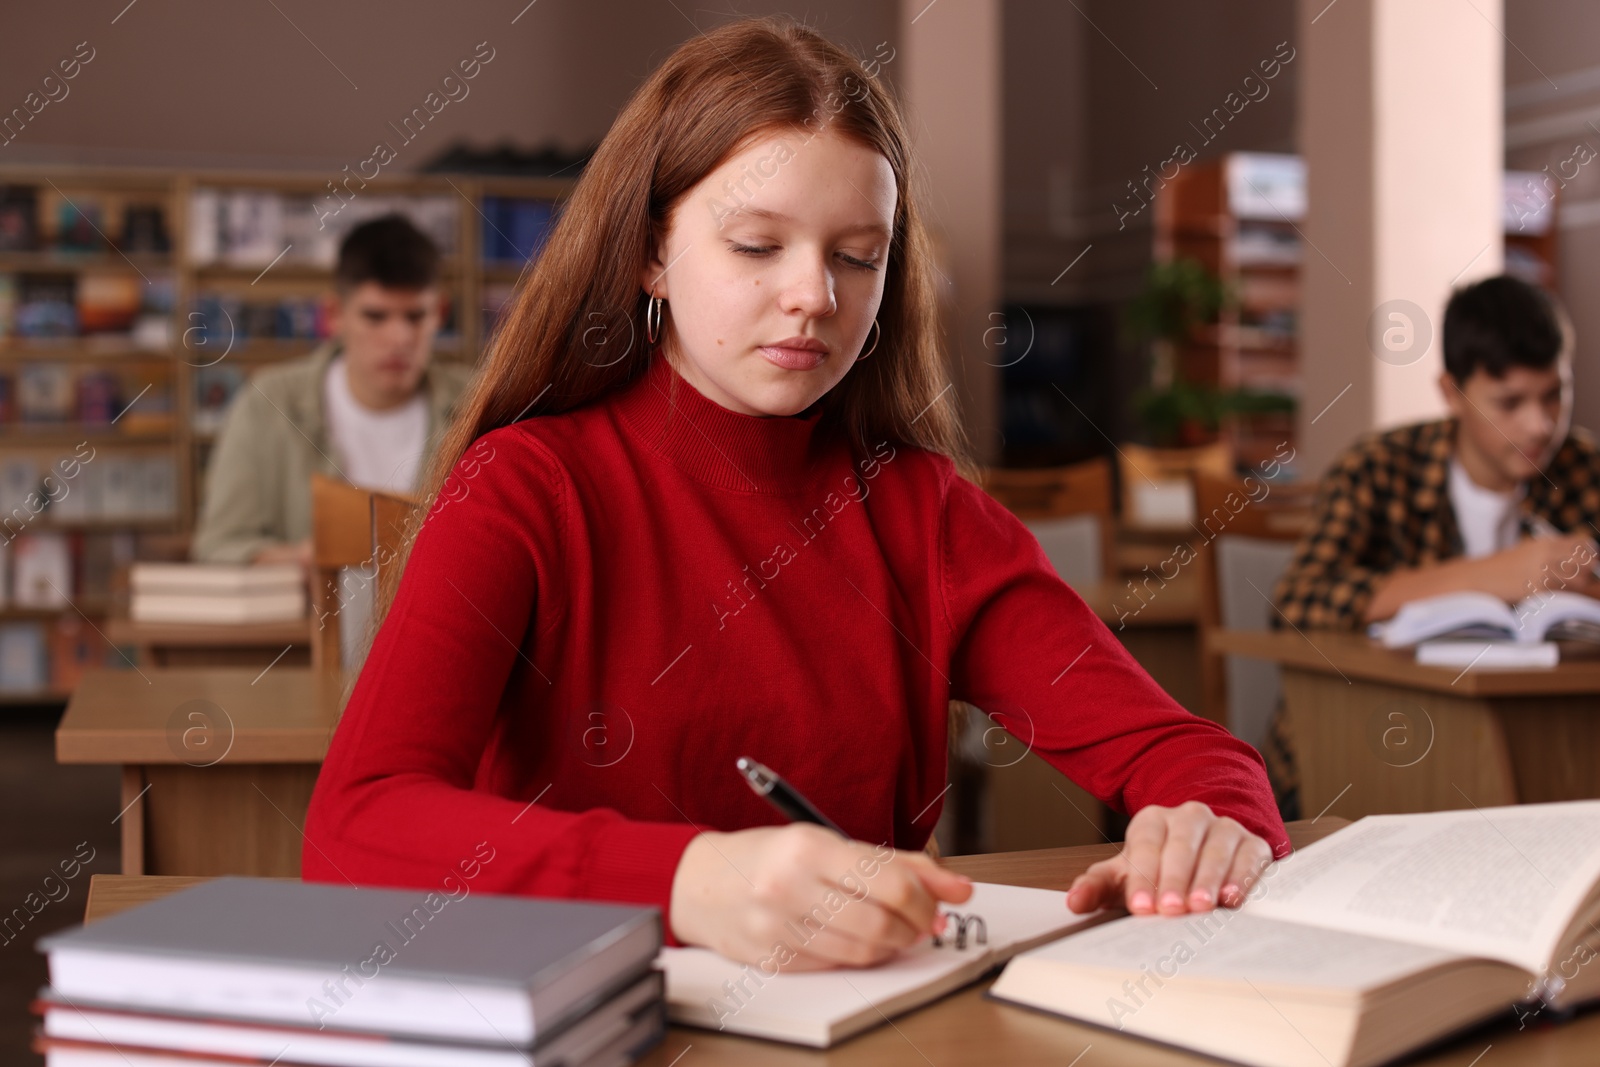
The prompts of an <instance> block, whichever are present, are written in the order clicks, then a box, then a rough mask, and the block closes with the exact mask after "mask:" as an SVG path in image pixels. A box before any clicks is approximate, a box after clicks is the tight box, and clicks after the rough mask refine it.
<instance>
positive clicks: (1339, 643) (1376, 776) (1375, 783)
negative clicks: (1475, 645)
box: [1209, 630, 1600, 818]
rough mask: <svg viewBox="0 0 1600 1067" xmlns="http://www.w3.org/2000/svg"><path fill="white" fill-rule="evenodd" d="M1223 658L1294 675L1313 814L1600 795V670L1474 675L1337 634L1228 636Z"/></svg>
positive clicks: (1288, 705) (1289, 695) (1565, 667)
mask: <svg viewBox="0 0 1600 1067" xmlns="http://www.w3.org/2000/svg"><path fill="white" fill-rule="evenodd" d="M1209 647H1210V649H1211V650H1212V651H1215V652H1220V653H1226V654H1229V655H1237V656H1251V657H1254V658H1257V659H1264V660H1269V661H1271V662H1273V663H1277V664H1279V665H1280V666H1281V667H1282V668H1283V696H1284V711H1285V713H1286V715H1287V718H1288V726H1289V730H1290V732H1291V734H1292V736H1293V744H1294V748H1295V759H1296V763H1297V765H1298V767H1299V772H1300V810H1301V811H1302V812H1303V813H1305V814H1309V815H1314V814H1316V813H1318V812H1320V811H1322V810H1324V809H1325V808H1327V807H1328V805H1330V804H1333V805H1334V807H1333V810H1334V811H1336V812H1337V813H1338V814H1340V815H1344V816H1347V817H1349V818H1358V817H1360V816H1362V815H1369V814H1374V813H1378V812H1408V811H1439V810H1444V809H1450V808H1469V807H1480V808H1487V807H1494V806H1497V805H1502V804H1519V803H1521V804H1531V803H1538V802H1542V801H1550V800H1577V799H1584V798H1589V797H1600V700H1597V699H1596V698H1597V697H1600V659H1577V660H1572V661H1570V662H1563V663H1561V664H1560V665H1558V666H1556V667H1553V668H1549V669H1543V670H1482V669H1476V668H1474V669H1471V670H1467V671H1462V670H1460V669H1455V668H1443V667H1424V666H1419V665H1418V664H1417V662H1416V660H1415V657H1414V654H1413V653H1412V652H1411V651H1410V650H1392V649H1386V648H1383V647H1382V646H1380V645H1377V644H1375V643H1374V642H1372V641H1371V640H1370V639H1368V638H1367V637H1366V636H1364V635H1362V634H1354V633H1345V632H1339V631H1324V630H1308V631H1306V632H1305V633H1303V634H1301V633H1296V632H1294V631H1292V630H1286V631H1244V630H1222V631H1217V632H1215V633H1213V634H1211V635H1210V642H1209ZM1336 800H1337V804H1335V803H1334V802H1335V801H1336Z"/></svg>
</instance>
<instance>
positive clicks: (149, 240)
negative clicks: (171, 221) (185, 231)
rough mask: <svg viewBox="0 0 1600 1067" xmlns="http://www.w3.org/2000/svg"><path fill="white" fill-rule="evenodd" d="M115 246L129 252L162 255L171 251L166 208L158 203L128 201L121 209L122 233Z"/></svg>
mask: <svg viewBox="0 0 1600 1067" xmlns="http://www.w3.org/2000/svg"><path fill="white" fill-rule="evenodd" d="M117 248H118V249H119V250H121V251H123V252H127V253H129V254H133V255H138V254H145V255H162V254H165V253H167V252H170V251H172V238H171V237H170V236H168V233H167V209H166V207H165V206H164V205H162V204H160V203H145V204H136V203H130V204H128V205H127V207H125V208H124V209H123V211H122V234H121V236H120V237H118V238H117Z"/></svg>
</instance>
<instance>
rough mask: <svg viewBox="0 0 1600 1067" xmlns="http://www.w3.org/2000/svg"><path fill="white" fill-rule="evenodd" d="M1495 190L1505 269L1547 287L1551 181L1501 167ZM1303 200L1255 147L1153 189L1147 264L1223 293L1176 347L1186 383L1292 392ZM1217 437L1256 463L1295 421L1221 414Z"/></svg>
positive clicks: (1280, 164) (1286, 160) (1301, 183)
mask: <svg viewBox="0 0 1600 1067" xmlns="http://www.w3.org/2000/svg"><path fill="white" fill-rule="evenodd" d="M1504 190H1505V192H1504V199H1503V220H1504V232H1505V261H1506V270H1507V271H1508V272H1509V273H1515V274H1518V275H1520V276H1522V277H1524V278H1526V279H1527V280H1529V281H1532V282H1534V283H1536V284H1538V285H1541V286H1544V287H1546V288H1548V289H1551V290H1558V289H1559V278H1558V270H1557V265H1558V264H1557V240H1556V238H1557V231H1558V229H1559V227H1558V225H1557V219H1556V213H1557V190H1556V188H1555V185H1554V183H1553V182H1551V181H1550V180H1549V178H1548V176H1547V175H1544V174H1541V173H1536V172H1523V171H1507V172H1506V174H1505V182H1504ZM1306 195H1307V187H1306V168H1305V165H1304V163H1303V161H1302V160H1301V159H1300V157H1298V156H1295V155H1289V154H1281V153H1266V152H1233V153H1228V154H1224V155H1220V156H1217V157H1214V158H1212V159H1209V160H1205V161H1201V162H1196V163H1194V164H1191V165H1190V166H1188V167H1185V168H1184V169H1183V170H1182V171H1181V172H1180V173H1179V174H1178V175H1177V176H1176V177H1174V178H1173V179H1172V180H1170V181H1167V182H1166V183H1165V185H1164V186H1163V187H1162V188H1161V189H1160V190H1159V191H1158V193H1157V195H1156V197H1155V209H1156V211H1155V224H1154V239H1155V248H1154V256H1155V259H1156V260H1157V261H1158V262H1169V261H1172V260H1174V259H1178V258H1182V257H1190V258H1193V259H1195V260H1198V261H1199V262H1200V263H1201V264H1202V265H1203V266H1204V267H1205V268H1206V269H1207V270H1208V271H1210V272H1211V273H1212V274H1214V275H1215V276H1217V277H1218V278H1219V279H1220V280H1221V281H1222V283H1223V285H1224V287H1225V288H1226V289H1227V290H1228V291H1229V293H1230V294H1231V299H1230V300H1229V301H1228V302H1227V303H1226V304H1225V306H1224V308H1223V310H1222V313H1221V315H1220V317H1219V320H1218V322H1217V323H1215V324H1214V325H1209V326H1204V327H1201V328H1199V329H1197V330H1196V331H1195V332H1194V334H1193V336H1192V337H1191V338H1190V340H1189V343H1188V344H1187V345H1185V346H1183V349H1182V350H1181V351H1180V352H1179V354H1178V359H1179V366H1180V369H1181V373H1182V374H1183V375H1184V377H1185V378H1186V379H1187V380H1188V381H1190V382H1192V383H1194V384H1196V385H1208V386H1214V387H1217V388H1220V389H1224V390H1242V391H1245V392H1248V393H1256V394H1270V395H1277V396H1287V397H1291V398H1295V399H1298V397H1299V393H1300V375H1299V360H1298V357H1297V351H1298V344H1297V333H1298V329H1299V305H1300V264H1301V258H1302V253H1303V251H1304V248H1303V245H1304V235H1303V234H1302V232H1301V229H1300V226H1301V224H1302V223H1303V221H1304V218H1305V205H1306ZM1441 310H1442V309H1441ZM1221 436H1222V439H1223V440H1224V441H1226V442H1227V444H1228V445H1229V447H1230V449H1231V451H1232V453H1233V458H1234V460H1235V462H1237V463H1238V464H1239V465H1241V466H1243V467H1259V465H1260V464H1262V463H1264V462H1265V461H1266V460H1268V459H1270V458H1271V456H1272V454H1273V452H1274V450H1275V449H1277V448H1278V447H1279V446H1280V445H1281V444H1282V443H1283V442H1286V441H1287V442H1290V443H1293V442H1294V416H1293V414H1291V413H1289V412H1259V413H1253V414H1246V415H1233V416H1229V417H1228V418H1227V419H1225V420H1224V425H1223V427H1222V432H1221Z"/></svg>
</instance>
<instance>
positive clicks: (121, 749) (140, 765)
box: [56, 663, 345, 877]
mask: <svg viewBox="0 0 1600 1067" xmlns="http://www.w3.org/2000/svg"><path fill="white" fill-rule="evenodd" d="M344 683H345V676H344V675H343V674H341V673H339V672H314V671H312V670H311V669H310V668H308V667H285V666H283V665H282V664H281V663H280V664H279V665H277V666H275V667H272V668H271V669H269V670H265V671H263V670H262V669H260V668H237V667H210V668H185V667H172V668H164V669H163V668H155V667H150V668H145V669H143V670H142V671H131V670H91V671H88V672H86V673H85V674H84V676H83V680H82V681H81V682H80V683H79V685H78V688H77V690H76V691H75V692H74V693H73V694H72V699H71V700H70V701H69V702H68V704H67V711H66V714H65V715H64V716H63V717H62V719H61V725H60V726H59V727H58V728H57V729H56V761H57V762H59V763H113V764H118V765H120V766H121V767H122V804H123V805H124V810H123V812H122V814H121V815H120V816H119V817H118V819H117V821H118V822H120V824H121V826H122V871H123V873H124V874H145V873H149V874H189V875H216V874H248V875H260V876H270V875H284V876H296V877H297V876H298V875H299V873H300V848H301V836H300V827H301V826H302V825H303V824H304V822H305V813H306V808H307V806H308V805H309V804H310V801H311V789H312V787H313V786H314V785H315V784H316V780H317V772H318V770H319V769H320V767H321V765H322V758H323V756H324V755H326V753H327V751H328V740H329V738H330V737H331V736H332V734H333V727H334V724H335V723H336V722H337V721H338V715H339V709H340V707H341V700H342V697H343V695H344V694H343V688H344Z"/></svg>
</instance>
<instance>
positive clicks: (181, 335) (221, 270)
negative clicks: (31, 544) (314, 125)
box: [0, 165, 576, 704]
mask: <svg viewBox="0 0 1600 1067" xmlns="http://www.w3.org/2000/svg"><path fill="white" fill-rule="evenodd" d="M575 182H576V178H575V177H574V178H515V177H505V176H495V175H455V174H450V175H446V174H407V175H396V176H392V177H391V176H386V175H380V176H379V177H377V178H374V179H372V180H370V181H368V182H367V183H366V184H365V186H363V187H361V188H359V190H358V191H357V192H356V194H355V197H354V199H353V201H351V202H352V203H357V204H359V203H360V201H361V198H362V197H368V198H369V199H370V198H376V197H389V196H438V197H448V198H450V199H453V200H455V201H457V202H458V206H457V209H456V211H455V219H454V223H453V226H454V241H455V248H454V250H453V252H450V253H449V254H447V255H446V257H445V263H444V269H443V271H442V276H441V281H440V287H441V289H442V291H443V292H444V293H445V295H446V296H447V298H448V300H449V302H450V306H451V308H452V310H453V316H454V329H453V331H452V333H450V334H448V335H446V334H441V335H440V337H439V339H438V343H437V344H436V345H435V349H434V353H435V355H434V358H435V359H445V360H452V361H460V362H467V363H472V364H475V363H476V362H477V360H478V358H479V355H480V353H481V352H482V350H483V347H484V344H485V341H486V339H487V338H486V332H487V331H486V327H485V322H484V319H485V310H486V309H485V299H486V295H487V292H488V290H489V288H490V287H491V286H500V287H502V289H503V288H504V287H508V286H510V285H512V284H514V283H515V282H516V281H517V280H518V279H519V277H520V276H521V274H522V273H523V270H524V267H525V266H526V264H525V263H523V262H521V261H499V260H497V261H486V260H484V258H483V251H484V241H483V239H482V237H483V234H484V228H485V226H486V225H492V223H490V222H489V220H488V216H487V215H486V214H485V213H484V210H483V209H484V199H485V197H509V198H519V199H530V200H543V201H549V202H555V203H559V202H560V201H562V200H564V199H565V197H566V196H567V195H568V194H569V193H570V191H571V189H572V187H573V185H574V184H575ZM0 186H28V187H32V188H33V189H34V191H35V195H36V197H37V212H36V220H35V221H36V227H37V239H38V241H39V243H41V244H43V245H46V246H52V245H53V244H54V242H55V241H56V240H57V233H56V224H57V220H58V218H59V211H60V209H61V207H62V206H63V205H64V203H65V202H66V201H68V200H70V201H71V202H72V203H74V204H76V205H78V206H81V207H85V208H86V207H87V205H86V202H89V203H93V204H94V205H95V206H96V207H97V208H98V210H99V229H100V230H101V231H103V233H102V238H103V239H104V240H103V247H102V248H100V249H99V250H93V251H66V250H59V249H57V248H54V247H46V248H42V249H40V250H35V251H0V275H26V274H58V275H66V274H73V275H77V276H79V279H80V280H81V276H82V275H83V274H85V273H118V274H126V275H128V276H130V277H133V278H134V279H135V280H138V279H141V278H142V279H144V281H145V283H146V284H153V283H157V282H160V283H162V284H170V286H171V290H172V310H171V320H172V321H171V323H170V338H169V341H168V343H167V344H166V345H165V346H164V347H158V348H148V347H141V346H140V345H138V344H136V343H134V341H133V340H132V338H131V337H130V336H128V335H122V334H87V335H80V336H77V337H65V338H48V339H33V338H26V337H18V336H16V333H15V328H14V325H13V329H12V330H11V331H10V333H9V334H8V333H7V332H6V331H5V330H4V329H3V328H0V373H5V374H9V375H11V376H13V380H14V381H15V377H16V375H17V373H18V371H19V369H20V368H21V366H22V365H23V364H29V363H47V362H61V363H67V364H69V365H70V366H71V368H72V370H73V372H74V375H75V378H74V380H75V381H76V380H77V379H76V376H77V375H81V374H83V373H88V372H90V371H100V370H105V371H111V372H113V373H117V374H120V375H121V376H122V381H123V386H124V390H125V391H126V396H124V397H122V398H121V399H120V401H119V403H127V402H128V398H129V397H132V396H133V395H134V394H136V393H137V392H138V391H139V389H140V388H142V387H143V386H145V385H151V386H152V387H153V388H156V389H161V388H166V389H169V390H170V394H169V395H170V407H171V412H172V417H171V420H170V422H171V425H170V427H169V428H164V429H163V428H160V427H157V428H155V429H152V428H151V427H149V426H145V427H143V428H134V432H123V431H124V427H123V426H118V425H107V424H104V423H84V422H79V421H73V420H68V421H61V422H51V423H22V422H20V421H19V419H18V418H13V419H12V420H10V421H6V422H0V458H4V457H6V456H17V455H22V454H27V455H31V456H32V457H33V458H34V459H35V460H36V462H37V463H38V465H39V467H40V474H41V475H42V474H44V473H45V472H46V470H47V468H48V466H49V464H51V463H52V462H54V461H55V460H56V459H58V458H60V457H61V456H62V455H63V454H64V453H65V452H69V451H71V449H72V447H73V446H74V445H75V444H76V443H77V442H79V441H88V442H89V443H90V444H91V445H92V446H93V447H94V448H95V449H96V450H97V451H98V452H99V454H103V450H106V449H111V450H113V451H114V452H118V453H130V454H131V452H132V451H135V450H136V451H138V452H141V453H143V454H146V455H148V454H152V453H155V454H165V455H168V456H170V457H171V460H172V463H173V467H174V470H175V472H176V486H177V493H176V498H177V499H176V509H175V512H174V513H173V514H172V515H171V517H170V518H167V519H157V520H152V519H142V518H141V519H129V520H127V521H120V520H114V519H113V520H95V519H86V520H79V521H73V522H65V521H58V520H57V521H53V520H51V519H50V518H49V514H50V513H49V510H48V509H47V510H46V511H44V512H43V513H41V514H39V515H38V516H36V517H34V518H33V519H32V521H31V522H29V523H28V524H27V526H26V530H25V532H28V533H32V532H37V531H45V530H64V529H77V530H89V531H129V532H137V533H146V532H155V533H160V534H164V535H171V536H170V537H169V538H168V539H167V545H168V546H169V548H170V546H173V545H178V546H181V545H185V544H186V543H187V539H188V537H189V535H190V534H191V533H192V531H193V529H194V524H195V521H196V517H197V515H198V512H199V507H200V494H201V491H202V489H203V485H202V482H203V478H204V474H205V467H204V464H205V459H206V456H207V454H208V450H209V448H210V446H211V445H212V443H213V442H214V439H215V433H214V431H210V430H201V429H196V428H195V422H194V416H195V411H196V403H195V397H196V377H197V375H199V374H200V373H201V371H202V369H203V367H204V366H205V365H206V364H208V363H212V362H221V360H217V359H216V357H215V356H214V355H212V353H211V351H210V350H202V349H198V348H196V347H194V346H192V345H190V344H189V342H188V336H189V335H186V329H187V328H188V327H189V326H190V325H191V322H192V321H193V320H192V317H191V312H194V311H196V309H197V300H198V298H199V297H201V296H202V295H205V294H232V295H235V296H243V295H245V294H248V295H249V296H250V297H252V298H254V300H255V301H256V302H259V303H269V302H271V301H273V300H275V299H282V298H285V297H293V298H297V299H304V300H319V301H320V300H326V298H327V295H328V294H330V293H331V291H332V269H331V267H323V266H315V265H311V264H308V263H306V262H304V261H301V262H294V261H292V260H291V259H289V258H285V259H284V260H283V261H281V262H276V263H274V264H271V265H269V264H267V263H260V264H254V265H251V264H234V263H217V262H206V263H200V262H196V261H195V259H194V258H193V256H192V254H191V253H192V249H191V242H190V237H191V234H190V223H191V218H190V212H191V202H192V200H193V198H194V195H195V192H196V190H202V189H204V190H217V191H220V192H223V193H227V192H231V191H235V190H237V191H245V192H262V193H276V194H281V195H284V196H286V197H293V198H297V199H300V200H302V201H303V200H311V199H316V198H319V197H326V196H330V192H329V188H330V186H329V175H328V174H325V173H306V172H290V171H283V172H280V171H244V170H176V169H167V168H99V167H78V166H59V167H57V166H46V165H19V166H7V167H0ZM130 204H133V205H159V206H160V208H161V211H162V215H163V221H164V223H165V229H166V236H167V238H168V241H169V243H170V247H171V250H170V252H167V253H130V254H129V255H127V256H124V255H123V254H122V253H120V252H119V251H117V250H116V248H115V247H114V246H113V245H112V244H111V242H112V241H114V240H115V239H116V238H118V237H119V235H120V232H121V229H122V223H123V218H124V215H123V212H124V210H125V208H126V207H127V206H128V205H130ZM364 218H365V216H364V215H356V216H354V221H364ZM349 224H353V223H347V225H346V226H345V227H342V228H348V225H349ZM141 289H142V291H143V287H142V286H141ZM320 343H321V339H320V338H295V339H280V338H249V339H244V338H239V339H238V340H237V341H236V342H235V343H233V344H232V345H231V347H230V348H229V350H228V351H227V354H226V356H224V357H222V358H223V360H225V361H227V362H230V363H233V364H235V365H236V366H238V367H240V368H243V369H245V372H246V373H247V374H249V373H254V372H255V371H257V370H259V369H260V368H262V367H265V366H269V365H271V364H275V363H278V362H281V361H284V360H290V359H296V358H299V357H301V356H304V355H305V354H307V353H309V352H310V351H311V350H312V349H313V348H314V347H316V346H317V345H318V344H320ZM19 415H20V413H19ZM19 503H21V502H20V501H14V500H10V499H7V500H5V501H3V504H4V507H0V514H3V513H9V512H10V511H11V509H12V508H14V507H16V506H17V505H18V504H19ZM141 554H143V553H142V552H141ZM5 565H6V566H7V567H10V566H11V565H12V559H11V558H10V556H7V557H6V558H5ZM79 592H81V591H80V590H76V589H75V590H74V595H73V597H72V600H73V601H74V602H75V603H78V602H79V601H80V597H79V595H78V593H79ZM80 606H82V605H81V603H80ZM95 607H97V608H98V610H97V611H94V612H90V613H89V615H90V617H91V619H92V620H93V621H95V623H96V625H100V621H99V620H100V619H102V618H104V617H105V615H107V614H112V613H115V612H117V611H118V610H120V607H119V605H118V604H117V603H116V601H115V600H114V599H112V600H107V601H105V602H104V603H102V604H98V605H95ZM76 614H77V612H76V611H75V609H73V608H70V607H69V608H67V609H64V610H63V611H61V612H53V611H49V610H38V609H28V608H17V607H16V606H15V600H14V596H8V597H7V599H6V600H5V601H4V603H3V605H0V622H4V623H8V622H16V621H19V620H22V619H29V618H32V619H38V620H40V621H41V622H43V623H45V624H46V625H47V626H48V624H49V622H50V620H52V619H55V618H59V617H60V616H65V615H74V616H75V615H76ZM50 643H51V642H50V640H49V638H48V635H47V640H46V644H47V648H48V647H49V645H50ZM55 673H56V672H55V670H54V669H52V671H51V676H52V678H53V677H54V676H55ZM36 695H37V696H42V697H44V698H46V699H55V698H58V697H59V698H61V699H64V698H65V695H66V694H65V693H63V692H62V691H61V689H60V687H57V686H46V687H45V688H44V689H41V690H38V691H37V692H36V693H30V694H8V693H5V692H4V691H0V704H6V703H18V702H20V701H22V700H25V699H29V698H31V697H32V696H36Z"/></svg>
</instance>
